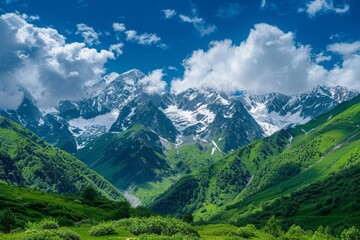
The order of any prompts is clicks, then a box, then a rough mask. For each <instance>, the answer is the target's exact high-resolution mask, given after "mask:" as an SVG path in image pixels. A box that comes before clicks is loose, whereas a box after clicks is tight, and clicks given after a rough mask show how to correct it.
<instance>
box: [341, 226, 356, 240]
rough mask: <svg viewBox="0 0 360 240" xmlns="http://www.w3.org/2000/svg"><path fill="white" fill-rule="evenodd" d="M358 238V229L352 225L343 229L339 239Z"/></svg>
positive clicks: (350, 239) (349, 239)
mask: <svg viewBox="0 0 360 240" xmlns="http://www.w3.org/2000/svg"><path fill="white" fill-rule="evenodd" d="M359 239H360V230H359V229H358V228H357V227H355V226H353V227H351V228H349V229H345V230H344V231H343V232H342V233H341V240H359Z"/></svg>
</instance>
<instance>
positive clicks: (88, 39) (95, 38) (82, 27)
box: [76, 23, 100, 46]
mask: <svg viewBox="0 0 360 240" xmlns="http://www.w3.org/2000/svg"><path fill="white" fill-rule="evenodd" d="M76 27H77V31H76V34H78V35H81V36H82V37H83V38H84V42H85V43H87V44H88V45H89V46H92V45H94V44H95V45H98V44H100V41H99V34H98V33H97V32H96V31H95V30H94V28H92V27H89V26H88V25H86V24H84V23H79V24H77V25H76Z"/></svg>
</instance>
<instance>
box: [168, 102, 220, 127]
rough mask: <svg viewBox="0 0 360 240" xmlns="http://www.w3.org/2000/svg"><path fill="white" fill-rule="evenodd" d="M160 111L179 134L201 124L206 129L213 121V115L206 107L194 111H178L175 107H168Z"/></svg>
mask: <svg viewBox="0 0 360 240" xmlns="http://www.w3.org/2000/svg"><path fill="white" fill-rule="evenodd" d="M162 111H163V112H164V113H165V115H166V116H167V117H168V118H169V119H170V120H171V121H172V122H173V124H174V126H175V127H176V129H177V130H179V131H180V132H181V131H183V130H184V129H186V128H187V127H190V126H193V125H195V124H197V123H201V124H202V125H203V126H204V128H205V129H206V127H207V126H208V125H209V124H210V123H212V122H213V121H214V119H215V114H214V113H213V112H212V111H210V110H209V109H207V105H202V106H200V107H199V108H198V109H197V110H196V111H189V110H183V109H179V108H178V106H177V105H170V106H169V107H168V108H166V109H164V110H162ZM199 116H200V119H199ZM200 132H201V130H200Z"/></svg>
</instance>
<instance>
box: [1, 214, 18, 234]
mask: <svg viewBox="0 0 360 240" xmlns="http://www.w3.org/2000/svg"><path fill="white" fill-rule="evenodd" d="M15 226H16V219H15V216H14V213H13V212H12V211H11V210H10V209H9V208H5V210H3V211H1V212H0V231H2V232H4V233H9V232H10V231H11V230H12V229H14V228H15Z"/></svg>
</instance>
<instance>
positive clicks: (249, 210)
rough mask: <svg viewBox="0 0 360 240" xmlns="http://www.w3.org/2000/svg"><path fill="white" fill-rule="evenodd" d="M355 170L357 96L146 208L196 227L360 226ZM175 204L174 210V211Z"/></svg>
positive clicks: (186, 181)
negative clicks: (186, 218)
mask: <svg viewBox="0 0 360 240" xmlns="http://www.w3.org/2000/svg"><path fill="white" fill-rule="evenodd" d="M359 167H360V97H357V98H355V99H354V100H352V101H350V102H346V103H343V104H341V105H339V106H338V107H337V108H335V109H334V110H333V111H331V112H329V113H327V114H325V115H322V116H320V117H319V118H316V119H314V120H312V121H310V122H309V123H307V124H305V125H300V126H296V127H294V128H289V129H287V130H282V131H280V132H278V133H275V134H274V135H272V136H270V137H268V138H265V139H262V140H258V141H256V142H254V143H252V144H250V145H247V146H245V147H242V148H240V149H238V150H236V151H235V152H233V153H231V154H229V155H228V156H226V157H225V158H224V159H223V160H221V161H220V162H219V163H216V164H213V165H211V166H209V167H207V168H204V169H202V170H201V171H198V172H195V173H193V174H191V175H190V176H187V177H185V178H183V179H181V180H180V181H179V182H178V183H177V184H175V185H174V187H173V188H172V189H170V190H169V191H167V192H166V193H164V194H163V195H162V196H160V197H159V198H158V199H157V200H156V201H155V202H154V203H153V204H152V205H151V209H154V210H157V211H160V212H161V213H163V214H174V215H182V214H184V213H185V212H192V213H193V214H194V215H195V220H196V221H198V222H203V221H204V222H224V221H226V222H231V223H234V224H237V225H242V224H244V223H255V224H258V225H263V224H264V223H265V222H266V220H267V219H269V218H270V216H271V215H273V214H275V215H277V216H279V217H281V219H282V221H283V223H284V224H291V223H293V222H294V223H297V224H301V225H303V226H306V227H308V228H312V229H315V228H317V227H318V226H319V225H321V224H326V225H330V226H335V227H336V226H345V225H348V224H350V223H351V222H353V223H357V224H360V221H359V218H358V217H359V216H358V215H357V213H356V211H355V212H354V210H356V209H357V206H358V201H359V198H358V197H357V196H358V195H359V194H360V189H358V188H357V187H355V188H354V187H353V186H352V185H351V184H350V183H353V184H355V186H358V185H359V184H358V181H359V179H358V174H356V171H357V169H358V168H359ZM354 171H355V172H354ZM350 173H351V174H350ZM224 174H225V176H227V177H224ZM334 179H339V180H338V181H335V180H334ZM221 180H222V181H223V182H224V183H223V184H224V185H225V186H224V187H223V189H222V188H221V187H220V186H221ZM330 183H331V184H330ZM180 196H184V197H180ZM350 196H352V197H350ZM328 198H329V199H328ZM174 201H176V203H177V204H179V205H180V206H181V207H180V208H179V209H176V208H174V207H173V206H172V203H174ZM178 202H179V203H178ZM317 202H320V203H319V204H317ZM276 206H278V207H276ZM276 209H277V210H276ZM278 210H279V211H278ZM280 210H281V211H280Z"/></svg>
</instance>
